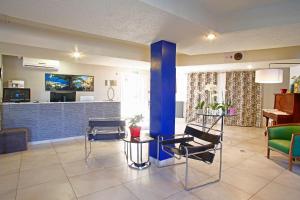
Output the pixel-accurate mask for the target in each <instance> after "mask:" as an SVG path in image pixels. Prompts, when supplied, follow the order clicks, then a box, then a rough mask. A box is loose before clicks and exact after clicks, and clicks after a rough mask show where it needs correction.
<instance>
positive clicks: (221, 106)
mask: <svg viewBox="0 0 300 200" xmlns="http://www.w3.org/2000/svg"><path fill="white" fill-rule="evenodd" d="M231 107H232V102H231V101H228V102H227V103H220V104H219V105H218V109H221V110H222V111H223V112H226V111H227V110H228V109H229V108H231Z"/></svg>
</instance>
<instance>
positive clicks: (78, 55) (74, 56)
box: [71, 51, 81, 59]
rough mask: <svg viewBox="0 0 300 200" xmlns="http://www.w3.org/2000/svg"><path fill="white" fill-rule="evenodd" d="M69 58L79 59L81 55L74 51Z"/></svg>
mask: <svg viewBox="0 0 300 200" xmlns="http://www.w3.org/2000/svg"><path fill="white" fill-rule="evenodd" d="M71 56H72V57H73V58H75V59H78V58H81V53H80V52H78V51H74V52H72V53H71Z"/></svg>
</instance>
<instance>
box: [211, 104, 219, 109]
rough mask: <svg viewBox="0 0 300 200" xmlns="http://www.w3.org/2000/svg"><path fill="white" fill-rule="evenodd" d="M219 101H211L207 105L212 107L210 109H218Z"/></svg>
mask: <svg viewBox="0 0 300 200" xmlns="http://www.w3.org/2000/svg"><path fill="white" fill-rule="evenodd" d="M219 105H220V104H219V103H212V104H210V105H209V107H210V108H211V109H212V110H218V109H219Z"/></svg>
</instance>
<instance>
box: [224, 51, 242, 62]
mask: <svg viewBox="0 0 300 200" xmlns="http://www.w3.org/2000/svg"><path fill="white" fill-rule="evenodd" d="M243 59H244V54H243V53H242V52H235V53H226V54H225V62H230V61H241V60H243Z"/></svg>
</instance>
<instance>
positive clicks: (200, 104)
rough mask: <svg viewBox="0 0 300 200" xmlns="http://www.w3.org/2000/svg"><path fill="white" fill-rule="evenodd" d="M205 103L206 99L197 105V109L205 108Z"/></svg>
mask: <svg viewBox="0 0 300 200" xmlns="http://www.w3.org/2000/svg"><path fill="white" fill-rule="evenodd" d="M204 104H205V101H199V102H198V104H197V106H196V109H203V108H204Z"/></svg>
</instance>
